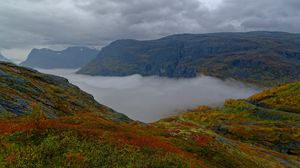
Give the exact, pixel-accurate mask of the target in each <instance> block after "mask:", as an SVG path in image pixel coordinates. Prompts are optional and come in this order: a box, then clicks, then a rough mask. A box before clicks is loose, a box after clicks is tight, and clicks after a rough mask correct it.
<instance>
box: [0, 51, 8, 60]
mask: <svg viewBox="0 0 300 168" xmlns="http://www.w3.org/2000/svg"><path fill="white" fill-rule="evenodd" d="M0 61H4V62H10V60H9V59H7V58H6V57H4V56H3V55H2V54H1V52H0Z"/></svg>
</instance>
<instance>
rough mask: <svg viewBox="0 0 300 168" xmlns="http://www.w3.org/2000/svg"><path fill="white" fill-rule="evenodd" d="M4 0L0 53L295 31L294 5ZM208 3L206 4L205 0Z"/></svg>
mask: <svg viewBox="0 0 300 168" xmlns="http://www.w3.org/2000/svg"><path fill="white" fill-rule="evenodd" d="M203 1H205V0H201V2H200V0H126V1H124V0H85V1H81V0H40V1H38V0H22V1H19V0H3V1H1V2H0V23H1V24H0V32H1V33H0V39H1V41H0V49H1V48H2V49H3V48H18V47H31V46H37V45H88V46H103V45H105V44H107V43H109V42H110V41H113V40H116V39H120V38H137V39H152V38H158V37H161V36H165V35H170V34H175V33H185V32H186V33H207V32H219V31H250V30H278V31H288V32H299V29H300V22H299V19H300V10H299V8H300V1H299V0H251V1H249V0H222V2H221V4H220V5H218V7H216V8H215V9H209V8H207V7H206V6H205V4H204V3H203ZM206 1H210V0H206Z"/></svg>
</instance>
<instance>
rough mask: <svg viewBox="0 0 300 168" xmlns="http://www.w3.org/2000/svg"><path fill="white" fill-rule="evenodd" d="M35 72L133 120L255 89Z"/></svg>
mask: <svg viewBox="0 0 300 168" xmlns="http://www.w3.org/2000/svg"><path fill="white" fill-rule="evenodd" d="M39 71H41V72H44V73H48V74H54V75H59V76H63V77H65V78H67V79H68V80H69V81H70V82H71V83H73V84H75V85H77V86H79V87H80V88H81V89H82V90H84V91H86V92H88V93H90V94H92V95H93V96H94V97H95V99H96V100H97V101H98V102H100V103H101V104H104V105H106V106H109V107H111V108H113V109H114V110H116V111H118V112H121V113H124V114H126V115H127V116H128V117H130V118H132V119H134V120H140V121H142V122H153V121H156V120H159V119H161V118H163V117H168V116H170V115H174V114H177V113H179V112H180V111H182V110H186V109H188V108H193V107H195V106H198V105H206V104H208V105H222V103H223V102H224V100H225V99H228V98H246V97H248V96H250V95H252V94H254V93H255V92H257V91H258V90H257V89H255V88H253V87H249V86H246V85H244V84H242V83H240V82H237V81H234V80H226V81H222V80H219V79H216V78H213V77H208V76H202V77H197V78H193V79H170V78H161V77H154V76H153V77H142V76H140V75H132V76H126V77H95V76H87V75H78V74H75V73H74V72H75V71H76V70H64V69H54V70H44V69H39Z"/></svg>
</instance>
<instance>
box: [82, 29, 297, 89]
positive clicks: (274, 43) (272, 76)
mask: <svg viewBox="0 0 300 168" xmlns="http://www.w3.org/2000/svg"><path fill="white" fill-rule="evenodd" d="M299 45H300V35H299V34H292V33H282V32H245V33H210V34H178V35H171V36H167V37H163V38H160V39H156V40H145V41H139V40H132V39H125V40H117V41H114V42H112V43H111V44H109V45H108V46H106V47H104V48H102V50H101V51H100V53H99V54H98V56H97V57H96V58H95V59H94V60H92V61H91V62H90V63H88V64H87V65H85V66H84V67H83V68H81V69H80V70H79V71H78V72H77V73H79V74H87V75H103V76H126V75H132V74H141V75H143V76H152V75H158V76H166V77H172V78H191V77H196V76H198V75H201V74H204V75H208V76H214V77H218V78H222V79H225V78H233V79H237V80H240V81H243V82H249V83H254V84H258V85H262V86H275V85H276V84H279V83H285V82H291V81H295V80H297V79H300V75H299V74H300V48H299V47H298V46H299ZM286 74H287V75H286Z"/></svg>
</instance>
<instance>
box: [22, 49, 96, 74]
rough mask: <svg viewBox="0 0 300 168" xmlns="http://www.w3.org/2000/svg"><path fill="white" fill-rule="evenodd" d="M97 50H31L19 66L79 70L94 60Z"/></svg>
mask: <svg viewBox="0 0 300 168" xmlns="http://www.w3.org/2000/svg"><path fill="white" fill-rule="evenodd" d="M98 52H99V51H98V50H96V49H90V48H87V47H69V48H66V49H64V50H62V51H54V50H50V49H46V48H43V49H32V50H31V52H30V53H29V55H28V57H27V59H26V60H25V61H24V62H22V63H21V64H20V65H22V66H26V67H33V68H45V69H53V68H71V69H75V68H80V67H82V66H83V65H85V64H87V63H88V62H89V61H91V60H92V59H94V58H95V57H96V56H97V54H98Z"/></svg>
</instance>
